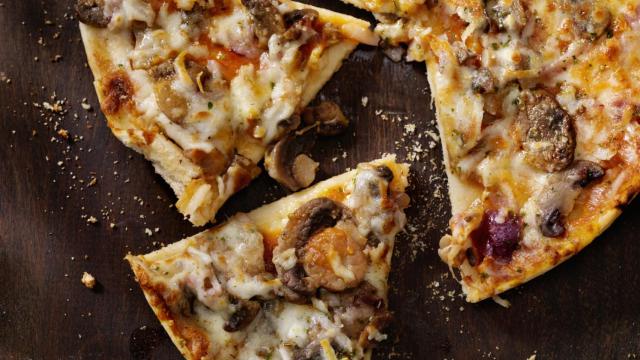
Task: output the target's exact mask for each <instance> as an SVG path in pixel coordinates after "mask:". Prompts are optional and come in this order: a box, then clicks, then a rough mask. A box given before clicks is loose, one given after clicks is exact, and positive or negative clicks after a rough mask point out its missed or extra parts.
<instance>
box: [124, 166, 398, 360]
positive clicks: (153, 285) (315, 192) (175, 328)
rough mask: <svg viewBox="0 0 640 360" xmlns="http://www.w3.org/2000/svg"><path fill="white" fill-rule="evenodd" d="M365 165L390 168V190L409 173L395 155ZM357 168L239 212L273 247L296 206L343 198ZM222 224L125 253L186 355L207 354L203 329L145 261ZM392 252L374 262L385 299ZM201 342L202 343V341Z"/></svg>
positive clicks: (175, 251)
mask: <svg viewBox="0 0 640 360" xmlns="http://www.w3.org/2000/svg"><path fill="white" fill-rule="evenodd" d="M367 165H371V166H375V167H378V166H381V165H384V166H386V167H388V168H389V169H391V171H392V172H393V174H394V176H393V180H392V181H391V183H390V184H389V188H390V189H391V191H393V192H395V193H401V192H403V191H404V189H405V188H406V187H407V186H408V180H407V176H408V173H409V166H408V165H407V164H398V163H396V162H395V156H389V157H386V158H383V159H379V160H375V161H372V162H370V163H368V164H367ZM357 172H358V170H357V169H356V170H352V171H349V172H347V173H344V174H341V175H338V176H335V177H332V178H330V179H327V180H325V181H322V182H320V183H318V184H316V185H314V186H312V187H310V188H308V189H305V190H303V191H300V192H297V193H294V194H291V195H289V196H287V197H285V198H282V199H280V200H277V201H275V202H273V203H270V204H267V205H264V206H262V207H260V208H257V209H255V210H253V211H251V212H250V213H247V214H246V215H245V214H240V216H246V219H248V220H249V221H250V222H251V224H252V226H253V225H255V228H256V229H257V230H258V232H259V233H260V234H262V236H263V239H264V243H265V246H266V247H273V246H275V244H276V243H277V241H278V237H279V236H280V234H282V232H283V229H284V228H285V226H286V225H287V222H288V221H289V216H290V215H291V214H292V213H293V212H294V211H295V210H296V209H298V208H299V207H300V206H301V205H303V204H305V203H307V202H309V201H310V200H313V199H318V198H320V197H326V198H330V199H332V200H334V201H337V202H341V201H343V200H344V196H345V195H344V192H343V189H345V188H346V187H347V186H349V184H350V183H352V182H353V181H354V180H355V177H356V174H357ZM236 216H238V215H236ZM234 219H235V217H234V218H231V219H230V220H229V221H234ZM225 224H226V223H225ZM225 224H221V225H219V226H218V227H216V228H214V229H212V230H208V231H205V232H203V233H201V234H197V235H194V236H192V237H190V238H186V239H184V240H181V241H179V242H176V243H173V244H171V245H168V246H166V247H164V248H162V249H160V250H157V251H154V252H152V253H149V254H146V255H138V256H133V255H131V254H129V255H127V256H126V257H125V259H126V260H127V261H128V262H129V264H130V266H131V268H132V270H133V272H134V274H135V277H136V281H137V282H138V283H139V285H140V287H141V288H142V291H143V293H144V295H145V298H146V299H147V302H148V303H149V305H150V306H151V308H152V309H153V312H154V313H155V315H156V316H157V318H158V319H159V320H160V322H161V324H162V326H163V327H164V328H165V330H166V331H167V333H168V334H169V336H170V338H171V340H172V341H173V343H174V344H175V345H176V347H177V348H178V349H179V351H180V353H181V354H182V355H183V356H184V357H185V358H186V359H190V360H191V359H200V358H203V357H207V356H208V355H210V354H208V353H207V349H208V344H209V342H208V341H206V339H205V337H204V336H205V335H204V333H203V332H201V331H198V330H197V329H191V327H192V326H193V325H192V324H190V323H188V322H186V320H183V319H181V318H180V317H179V316H176V314H173V313H172V311H171V310H170V307H169V305H168V304H167V302H166V300H165V298H164V297H163V294H162V291H163V290H164V287H163V286H161V285H158V284H159V283H157V282H154V280H153V277H154V274H152V273H150V272H149V270H148V268H149V264H153V263H155V262H161V261H171V260H170V259H178V258H179V257H180V256H181V254H184V253H185V252H186V251H187V249H188V248H189V247H190V246H192V245H193V244H196V243H197V241H198V240H197V239H198V237H199V236H202V234H204V233H207V232H209V231H216V229H218V228H221V227H224V226H225ZM392 253H393V248H391V249H390V250H388V251H387V252H386V253H385V254H386V255H384V256H383V258H382V263H381V264H378V265H376V266H382V269H380V270H377V271H382V274H384V279H381V280H380V281H382V283H380V284H379V286H380V287H382V291H383V292H384V294H385V295H384V298H385V303H386V292H387V285H386V276H387V275H388V272H389V270H390V269H389V268H388V266H389V265H390V262H391V255H392ZM368 281H370V280H368ZM185 329H186V330H185ZM205 343H206V346H205V345H204V344H205ZM363 355H364V357H363V358H364V359H369V358H370V356H371V351H370V349H369V350H368V351H367V352H366V353H365V354H363ZM207 358H209V357H207Z"/></svg>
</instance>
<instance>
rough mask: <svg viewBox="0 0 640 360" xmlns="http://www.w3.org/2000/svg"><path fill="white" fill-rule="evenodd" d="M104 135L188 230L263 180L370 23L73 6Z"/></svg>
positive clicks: (262, 1)
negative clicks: (138, 159)
mask: <svg viewBox="0 0 640 360" xmlns="http://www.w3.org/2000/svg"><path fill="white" fill-rule="evenodd" d="M76 10H77V13H78V17H79V19H80V21H81V22H82V23H81V25H80V29H81V33H82V39H83V41H84V45H85V49H86V52H87V56H88V59H89V65H90V66H91V70H92V72H93V75H94V77H95V82H94V85H95V88H96V91H97V94H98V98H99V100H100V105H101V108H102V111H103V113H104V114H105V115H106V117H107V120H108V125H109V127H110V128H111V130H112V132H113V133H114V134H115V136H116V137H117V138H118V139H120V140H121V141H122V142H123V143H124V144H125V145H126V146H128V147H131V148H133V149H135V150H136V151H138V152H140V153H142V154H144V156H145V157H146V158H147V159H148V160H150V161H151V162H152V163H153V166H154V167H155V170H156V171H157V172H158V174H160V175H161V176H162V177H163V178H164V180H166V181H167V183H169V185H170V186H171V188H172V189H173V191H174V192H175V194H176V195H177V197H178V202H177V206H176V207H177V208H178V210H179V211H180V212H181V213H182V214H184V215H185V216H186V217H187V218H188V219H189V220H190V221H191V222H192V223H193V224H195V225H203V224H205V223H207V222H209V221H211V220H213V219H214V217H215V213H216V212H217V210H218V209H219V208H220V207H221V206H222V204H223V203H224V202H225V201H226V200H227V199H228V198H229V197H230V196H231V195H233V194H234V193H235V192H237V191H238V190H239V189H241V188H242V187H244V186H246V185H247V184H248V183H249V182H250V181H251V180H252V179H253V178H254V177H256V176H257V174H258V173H259V172H260V170H259V168H258V167H257V164H258V162H260V161H261V159H262V158H263V155H264V152H265V149H266V148H267V147H268V146H270V145H272V144H273V143H275V142H276V141H277V140H279V139H281V138H282V137H284V136H285V135H286V134H287V133H289V132H290V131H292V130H293V129H295V128H296V127H297V126H298V125H299V123H300V121H299V116H297V115H298V114H299V113H300V112H301V110H302V108H303V107H304V106H305V105H306V104H307V103H308V102H309V101H310V100H311V99H312V98H313V97H314V96H315V94H316V93H317V92H318V91H319V89H320V88H321V87H322V86H323V85H324V83H325V82H326V81H327V80H328V79H329V78H330V76H331V75H332V74H333V73H334V72H335V71H337V69H338V68H339V67H340V65H341V63H342V61H343V59H345V58H346V57H347V56H348V55H349V54H350V52H351V51H352V50H353V49H354V48H355V47H356V45H357V44H358V43H360V42H363V43H367V44H374V45H375V44H377V37H376V36H375V35H374V34H373V33H372V32H371V31H370V30H369V23H367V22H365V21H362V20H359V19H356V18H353V17H350V16H346V15H341V14H337V13H334V12H330V11H327V10H324V9H320V8H315V7H312V6H308V5H303V4H299V3H295V2H291V1H288V0H282V1H276V0H242V1H241V0H164V1H163V0H79V1H78V3H77V6H76Z"/></svg>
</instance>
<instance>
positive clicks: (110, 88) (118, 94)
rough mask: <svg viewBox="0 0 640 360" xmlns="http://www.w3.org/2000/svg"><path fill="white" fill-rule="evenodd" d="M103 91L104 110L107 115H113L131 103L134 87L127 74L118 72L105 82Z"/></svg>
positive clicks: (108, 77)
mask: <svg viewBox="0 0 640 360" xmlns="http://www.w3.org/2000/svg"><path fill="white" fill-rule="evenodd" d="M102 91H103V93H104V101H103V103H102V108H103V109H102V110H103V111H104V113H105V114H107V115H113V114H116V113H118V112H119V111H120V109H122V107H123V106H124V105H126V104H128V103H129V102H131V97H132V95H133V85H132V84H131V80H129V77H128V76H127V74H126V73H125V72H123V71H117V72H115V73H112V74H111V75H109V76H107V77H106V78H105V79H104V80H103V82H102Z"/></svg>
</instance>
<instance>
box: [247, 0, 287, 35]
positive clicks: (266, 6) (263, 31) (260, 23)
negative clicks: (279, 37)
mask: <svg viewBox="0 0 640 360" xmlns="http://www.w3.org/2000/svg"><path fill="white" fill-rule="evenodd" d="M242 5H244V6H245V7H246V8H247V10H248V11H249V14H250V15H251V19H252V20H253V26H254V33H255V35H256V37H257V38H258V41H259V42H260V45H261V46H263V47H264V46H266V45H267V43H268V42H269V38H270V37H271V35H273V34H282V33H283V32H284V30H285V26H284V19H283V17H282V14H280V11H278V8H277V7H276V6H275V5H274V4H273V3H272V2H271V0H242Z"/></svg>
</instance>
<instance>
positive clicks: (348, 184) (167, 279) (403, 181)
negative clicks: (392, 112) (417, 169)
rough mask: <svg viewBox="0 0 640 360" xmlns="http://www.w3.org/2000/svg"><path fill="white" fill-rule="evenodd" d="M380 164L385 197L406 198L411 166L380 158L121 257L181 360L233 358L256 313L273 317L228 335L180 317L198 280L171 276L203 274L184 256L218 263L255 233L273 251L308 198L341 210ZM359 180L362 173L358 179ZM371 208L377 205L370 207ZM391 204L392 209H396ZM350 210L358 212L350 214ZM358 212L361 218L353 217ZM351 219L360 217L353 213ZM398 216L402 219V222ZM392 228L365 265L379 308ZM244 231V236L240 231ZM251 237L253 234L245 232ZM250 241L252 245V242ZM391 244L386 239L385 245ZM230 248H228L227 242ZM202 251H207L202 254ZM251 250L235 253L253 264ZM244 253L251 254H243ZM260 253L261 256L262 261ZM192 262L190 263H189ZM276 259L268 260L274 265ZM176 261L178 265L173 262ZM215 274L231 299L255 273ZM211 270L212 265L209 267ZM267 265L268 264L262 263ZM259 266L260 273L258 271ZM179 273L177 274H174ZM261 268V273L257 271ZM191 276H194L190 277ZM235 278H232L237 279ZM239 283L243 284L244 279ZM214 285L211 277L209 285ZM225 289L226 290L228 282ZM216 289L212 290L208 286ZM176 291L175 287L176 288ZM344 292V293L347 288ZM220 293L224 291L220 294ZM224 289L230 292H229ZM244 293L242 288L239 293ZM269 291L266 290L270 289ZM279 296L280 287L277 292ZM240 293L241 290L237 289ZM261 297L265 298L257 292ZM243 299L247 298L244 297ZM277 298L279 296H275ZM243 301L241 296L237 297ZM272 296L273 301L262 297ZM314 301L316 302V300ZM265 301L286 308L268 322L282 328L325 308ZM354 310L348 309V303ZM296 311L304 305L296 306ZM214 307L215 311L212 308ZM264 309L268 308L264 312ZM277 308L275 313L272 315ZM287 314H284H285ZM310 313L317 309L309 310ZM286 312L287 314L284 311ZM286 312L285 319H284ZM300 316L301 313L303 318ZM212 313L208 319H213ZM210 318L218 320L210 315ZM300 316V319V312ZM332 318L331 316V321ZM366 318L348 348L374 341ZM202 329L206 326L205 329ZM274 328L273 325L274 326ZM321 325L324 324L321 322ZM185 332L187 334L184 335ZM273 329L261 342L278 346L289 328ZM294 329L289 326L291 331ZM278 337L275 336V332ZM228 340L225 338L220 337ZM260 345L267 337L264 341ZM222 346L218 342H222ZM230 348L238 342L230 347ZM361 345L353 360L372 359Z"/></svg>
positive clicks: (256, 329) (276, 283) (198, 317)
mask: <svg viewBox="0 0 640 360" xmlns="http://www.w3.org/2000/svg"><path fill="white" fill-rule="evenodd" d="M380 166H386V167H387V168H388V169H389V170H391V173H392V174H393V180H392V181H391V183H389V185H388V186H389V192H390V193H391V194H396V195H400V194H403V193H404V190H405V189H406V187H407V186H408V181H407V176H408V172H409V167H408V165H407V164H398V163H397V162H395V157H394V156H390V157H386V158H383V159H379V160H376V161H373V162H371V163H367V164H361V165H360V166H359V168H358V169H357V170H352V171H350V172H347V173H344V174H342V175H339V176H336V177H333V178H330V179H327V180H325V181H322V182H320V183H318V184H316V185H315V186H313V187H311V188H309V189H306V190H304V191H301V192H298V193H295V194H292V195H289V196H287V197H285V198H282V199H280V200H278V201H276V202H274V203H271V204H267V205H264V206H263V207H261V208H258V209H255V210H254V211H252V212H250V213H248V214H237V215H235V216H234V217H232V218H231V219H229V220H228V221H227V222H226V223H224V224H221V225H219V226H217V227H215V228H213V229H210V230H206V231H204V232H202V233H199V234H196V235H194V236H192V237H189V238H187V239H184V240H182V241H179V242H176V243H174V244H172V245H169V246H167V247H164V248H162V249H160V250H157V251H154V252H151V253H149V254H146V255H138V256H133V255H131V254H129V255H127V256H126V258H125V259H126V260H127V261H128V262H129V264H130V266H131V268H132V270H133V272H134V274H135V277H136V280H137V281H138V283H139V284H140V287H141V288H142V291H143V293H144V295H145V298H146V299H147V302H148V303H149V305H150V306H151V308H152V309H153V311H154V313H155V314H156V316H157V317H158V319H159V320H160V322H161V323H162V326H163V327H164V328H165V329H166V331H167V333H168V334H169V336H170V337H171V339H172V341H173V342H174V344H175V345H176V347H177V348H178V349H179V350H180V352H181V353H182V354H183V356H184V357H185V358H186V359H201V358H203V359H227V358H234V357H235V356H237V354H236V353H235V352H234V351H244V350H242V349H244V348H245V346H250V345H247V344H248V342H250V341H249V340H248V339H250V338H251V337H252V335H253V334H260V331H263V330H260V329H261V326H263V325H262V324H263V323H262V322H261V321H262V320H260V319H261V318H260V316H267V317H269V316H272V315H260V314H261V313H260V314H259V315H258V317H256V320H253V323H252V325H249V326H248V327H247V328H246V330H241V331H240V332H226V331H222V330H216V329H218V326H219V325H220V324H219V323H217V324H218V325H213V324H214V323H216V321H217V320H209V319H208V318H203V316H204V315H203V314H201V313H198V311H195V312H193V310H191V311H192V312H193V313H192V314H191V315H190V317H187V316H186V315H183V314H180V313H178V312H177V311H176V310H175V306H176V305H175V304H176V303H177V304H180V303H181V301H182V300H181V299H182V298H184V297H185V292H186V291H187V290H184V289H186V288H187V287H189V286H192V285H189V284H193V283H197V280H196V279H191V280H187V283H185V284H183V285H179V284H180V283H178V285H176V283H175V282H176V281H178V280H175V279H176V277H175V276H176V275H175V273H174V272H175V271H184V270H183V269H190V270H189V272H190V274H200V272H201V271H202V270H201V268H198V267H192V266H191V265H189V264H190V263H180V261H182V259H188V258H190V257H194V256H195V257H197V258H208V256H210V257H211V258H212V259H214V258H216V256H217V255H216V252H219V251H221V250H220V249H222V247H225V246H231V247H233V248H234V249H237V250H235V251H243V250H241V249H244V251H247V250H246V249H251V246H253V245H251V241H255V239H256V238H255V237H254V236H255V233H254V231H257V232H258V234H260V235H259V236H260V237H259V239H261V242H260V245H259V246H260V249H262V246H264V251H265V254H267V253H268V254H271V252H272V251H273V249H274V247H275V246H276V244H277V242H278V238H279V237H280V235H282V234H283V230H284V227H285V226H286V225H287V222H288V221H290V220H289V219H290V216H292V214H293V213H294V212H295V211H296V210H297V209H299V208H300V207H301V206H302V205H303V204H306V203H308V202H309V201H311V200H314V199H319V198H329V199H332V200H333V201H336V202H338V203H342V204H344V206H351V205H347V203H348V202H347V196H349V195H351V194H355V192H356V191H359V190H356V188H355V186H357V185H355V184H354V183H355V182H356V177H357V176H359V171H370V170H366V169H376V168H378V167H380ZM363 176H364V175H363ZM399 198H400V197H397V198H396V197H394V198H393V200H392V201H397V199H399ZM386 201H387V200H385V203H386V204H387V205H385V209H396V210H385V211H398V210H399V211H401V209H402V208H403V207H405V206H406V204H404V205H402V204H396V205H392V204H390V203H389V202H386ZM376 206H377V205H376ZM395 206H398V208H396V207H395ZM353 211H360V210H359V209H358V210H355V209H354V210H353ZM358 214H359V213H358ZM354 216H360V215H357V214H355V215H354ZM402 219H403V217H402ZM393 226H394V229H392V230H390V232H389V236H391V238H390V239H386V240H381V241H383V243H384V244H385V245H384V247H383V248H384V249H386V250H384V253H382V254H377V252H376V251H378V250H379V249H380V246H376V248H372V249H370V250H369V251H371V255H369V256H371V260H370V261H372V263H371V264H370V265H369V266H370V270H368V273H367V275H366V281H367V282H368V283H369V284H371V285H373V286H374V287H375V288H376V289H377V294H378V295H379V296H382V299H383V303H381V304H380V305H379V306H384V308H386V303H387V300H386V296H387V295H386V294H387V288H388V287H387V284H386V282H387V277H388V273H389V270H390V262H391V254H392V252H393V237H394V236H395V234H396V233H397V232H398V231H400V229H401V228H402V226H403V222H402V220H400V221H399V222H396V223H394V225H393ZM245 231H247V233H246V234H243V232H245ZM251 234H254V235H251ZM227 236H231V237H238V239H237V240H236V239H231V238H230V237H227ZM251 239H253V240H251ZM389 241H390V242H389ZM226 244H233V245H226ZM205 249H208V250H205ZM249 254H254V255H255V253H247V254H245V255H240V254H238V255H239V256H241V258H242V262H251V261H254V260H253V259H252V258H251V257H250V256H251V255H249ZM220 256H222V257H223V258H224V259H225V260H224V263H225V264H227V265H225V266H226V267H227V268H228V269H230V271H236V270H233V269H235V266H236V265H234V264H238V263H237V262H236V260H235V259H234V257H233V256H232V255H231V254H226V253H221V254H220ZM247 256H249V257H247ZM262 257H263V255H262V253H261V255H260V258H261V259H260V260H263V259H262ZM188 261H191V260H188ZM275 262H276V260H275V258H274V263H275ZM174 264H179V265H174ZM215 264H217V265H215V268H216V270H215V272H213V273H212V274H210V275H207V276H209V277H213V278H216V277H218V279H222V278H225V279H227V280H226V281H231V280H233V279H236V280H237V281H240V282H237V283H235V282H234V284H236V285H234V287H233V288H234V289H235V290H234V294H235V293H237V292H238V291H240V290H239V289H240V288H241V287H240V285H241V284H242V281H250V280H249V279H251V278H252V277H253V276H258V275H256V273H254V272H253V270H251V269H245V270H240V272H239V273H236V274H237V275H229V274H226V275H225V273H224V272H218V271H221V270H220V269H219V268H218V266H219V264H218V263H215ZM207 266H214V265H207ZM250 266H251V267H252V268H253V269H254V270H255V266H256V265H255V264H254V263H252V265H250ZM265 266H266V263H265ZM258 268H260V267H259V266H258ZM176 269H179V270H176ZM262 271H264V270H262ZM194 276H196V275H194ZM233 276H236V277H235V278H234V277H233ZM243 279H244V280H243ZM212 282H213V280H212ZM226 286H229V285H226ZM256 286H258V285H255V284H254V285H251V286H249V288H248V289H253V290H250V291H255V289H256ZM260 286H266V287H267V288H270V287H273V289H279V288H280V287H282V286H283V285H282V283H281V280H280V278H279V277H277V278H275V279H273V280H267V281H266V282H265V281H264V280H263V282H262V283H261V285H260ZM213 287H214V288H215V285H213ZM229 288H231V287H225V289H229ZM178 289H180V290H178ZM189 289H190V290H188V291H190V293H191V294H192V295H193V293H194V292H196V293H198V294H199V292H200V290H196V289H199V288H196V289H193V288H192V287H189ZM347 290H348V289H347ZM225 291H226V290H225ZM229 291H230V290H229ZM243 291H244V290H243ZM270 291H272V290H270ZM277 291H280V290H277ZM241 293H243V292H242V291H241ZM261 293H262V294H266V293H264V292H261ZM193 296H196V300H191V301H200V300H199V299H200V298H199V296H200V295H193ZM246 296H247V297H249V298H253V297H251V295H246ZM280 296H281V295H280ZM242 299H244V298H242ZM268 299H271V298H268ZM314 299H315V298H314ZM169 301H173V302H174V305H173V306H172V305H171V304H169ZM268 301H276V302H279V303H282V305H275V306H274V307H275V308H277V309H280V308H282V307H283V306H284V307H285V310H283V311H284V312H282V313H277V314H276V315H273V316H275V317H276V318H275V319H272V320H269V321H271V324H280V323H282V324H281V325H278V326H285V327H286V326H294V325H287V324H288V322H292V321H297V320H299V319H298V318H299V316H294V317H293V318H291V316H292V315H293V314H296V311H299V310H300V311H303V310H304V309H307V310H304V311H303V312H302V313H300V314H303V313H305V311H312V310H313V309H315V307H316V306H319V308H320V309H322V308H326V306H327V305H322V304H321V303H317V304H316V303H314V301H317V299H316V300H312V303H313V304H314V305H313V306H310V305H304V306H302V305H288V304H289V303H288V302H287V301H286V300H284V298H282V297H276V298H275V300H273V299H272V300H268ZM215 304H217V303H214V304H212V305H213V306H216V307H218V306H219V305H215ZM352 305H353V304H352ZM190 306H191V308H194V307H195V306H196V305H193V304H192V305H190ZM287 306H292V307H291V308H290V309H289V310H286V307H287ZM300 306H302V308H301V307H300ZM212 309H213V308H212ZM216 311H221V313H222V314H224V311H225V310H221V309H218V310H211V313H210V315H211V314H214V313H215V312H216ZM262 311H266V310H262ZM278 311H280V310H278ZM287 311H289V312H287ZM313 311H316V310H313ZM323 311H325V312H327V311H329V310H327V309H325V310H323ZM289 313H291V314H289ZM287 314H289V315H287ZM305 314H306V313H305ZM211 316H213V315H211ZM215 316H216V317H217V316H218V315H215ZM300 316H302V315H300ZM329 318H330V317H329ZM370 321H372V322H371V323H370V324H369V325H368V327H367V328H366V329H368V330H366V331H369V332H370V335H369V338H368V339H365V340H363V339H362V336H361V338H360V339H357V338H355V339H353V338H352V339H351V341H353V342H354V343H356V342H358V341H365V342H366V343H368V342H369V341H372V340H373V339H374V338H378V337H381V336H382V334H381V333H379V332H378V330H376V328H375V326H376V323H375V321H374V320H370ZM205 324H209V325H206V327H205ZM272 326H275V325H272ZM322 326H325V325H322ZM185 329H186V330H185ZM277 329H278V330H277V332H276V333H274V334H271V335H268V336H267V337H268V338H270V339H271V340H268V341H276V344H277V343H278V341H279V340H278V338H277V337H276V336H280V335H282V334H287V333H289V332H292V331H294V330H289V332H287V331H285V332H284V333H283V332H281V331H280V330H279V328H277ZM292 329H293V328H292ZM278 334H280V335H278ZM219 336H222V337H223V338H221V339H222V340H221V339H219V338H218V337H219ZM225 339H226V340H225ZM265 341H266V340H265ZM221 344H224V345H221ZM229 344H236V345H233V346H232V345H229ZM236 346H238V347H239V348H240V349H241V350H236V349H235V348H236ZM363 346H365V347H364V348H363V349H361V350H363V352H362V353H360V354H359V355H357V356H358V358H361V359H369V358H370V355H371V351H370V348H368V346H366V344H365V345H363Z"/></svg>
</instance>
